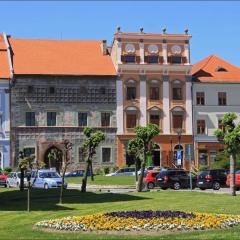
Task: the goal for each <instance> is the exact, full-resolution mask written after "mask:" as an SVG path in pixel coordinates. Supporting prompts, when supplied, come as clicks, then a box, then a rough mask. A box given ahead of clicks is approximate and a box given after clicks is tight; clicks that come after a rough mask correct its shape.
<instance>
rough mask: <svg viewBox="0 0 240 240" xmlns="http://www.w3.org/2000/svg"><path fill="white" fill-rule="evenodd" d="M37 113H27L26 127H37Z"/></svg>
mask: <svg viewBox="0 0 240 240" xmlns="http://www.w3.org/2000/svg"><path fill="white" fill-rule="evenodd" d="M35 124H36V123H35V112H26V126H35Z"/></svg>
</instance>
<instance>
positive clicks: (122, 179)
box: [66, 175, 135, 185]
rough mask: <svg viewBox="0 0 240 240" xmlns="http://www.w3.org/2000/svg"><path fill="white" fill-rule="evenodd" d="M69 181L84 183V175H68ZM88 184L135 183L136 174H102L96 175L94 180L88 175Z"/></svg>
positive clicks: (67, 179)
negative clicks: (111, 175) (108, 175)
mask: <svg viewBox="0 0 240 240" xmlns="http://www.w3.org/2000/svg"><path fill="white" fill-rule="evenodd" d="M66 181H67V182H68V183H80V184H81V183H82V177H68V178H66ZM88 184H91V185H135V176H113V177H106V176H101V175H96V176H94V181H91V178H90V177H88Z"/></svg>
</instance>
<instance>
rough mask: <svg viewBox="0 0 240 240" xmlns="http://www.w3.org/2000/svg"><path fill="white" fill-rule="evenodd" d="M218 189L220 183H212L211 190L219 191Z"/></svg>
mask: <svg viewBox="0 0 240 240" xmlns="http://www.w3.org/2000/svg"><path fill="white" fill-rule="evenodd" d="M220 187H221V186H220V183H219V182H214V183H213V187H212V188H213V190H219V189H220Z"/></svg>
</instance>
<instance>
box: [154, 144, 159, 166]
mask: <svg viewBox="0 0 240 240" xmlns="http://www.w3.org/2000/svg"><path fill="white" fill-rule="evenodd" d="M160 162H161V157H160V148H159V146H158V148H157V149H156V150H155V151H154V152H153V158H152V164H153V166H160V165H161V163H160Z"/></svg>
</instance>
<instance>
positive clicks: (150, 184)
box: [143, 170, 160, 189]
mask: <svg viewBox="0 0 240 240" xmlns="http://www.w3.org/2000/svg"><path fill="white" fill-rule="evenodd" d="M159 173H160V171H154V170H151V171H148V172H147V175H146V176H145V177H144V179H143V181H144V182H145V183H146V184H147V188H148V189H153V188H154V187H155V186H156V176H157V175H158V174H159Z"/></svg>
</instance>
